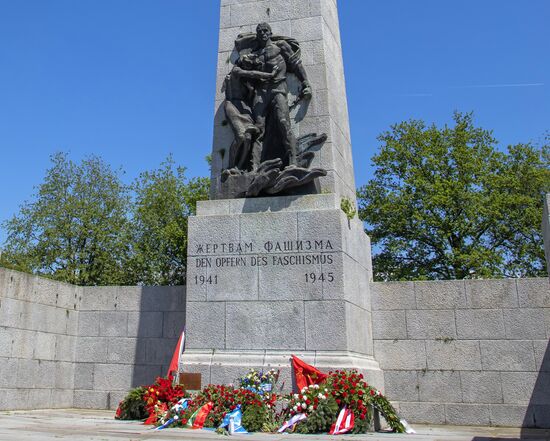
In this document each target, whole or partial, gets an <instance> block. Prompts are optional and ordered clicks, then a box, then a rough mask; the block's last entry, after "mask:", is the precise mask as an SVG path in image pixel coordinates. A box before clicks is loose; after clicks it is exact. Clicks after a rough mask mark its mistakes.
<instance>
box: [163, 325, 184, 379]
mask: <svg viewBox="0 0 550 441" xmlns="http://www.w3.org/2000/svg"><path fill="white" fill-rule="evenodd" d="M184 351H185V329H184V330H183V331H181V335H180V338H179V340H178V343H177V344H176V349H175V351H174V355H172V361H171V362H170V366H169V367H168V373H167V374H166V376H167V377H169V376H170V374H172V372H178V371H179V362H180V357H181V354H183V352H184Z"/></svg>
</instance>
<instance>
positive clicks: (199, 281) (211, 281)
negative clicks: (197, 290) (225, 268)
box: [195, 275, 218, 285]
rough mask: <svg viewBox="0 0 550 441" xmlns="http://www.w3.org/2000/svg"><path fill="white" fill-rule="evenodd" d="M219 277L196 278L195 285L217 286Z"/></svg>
mask: <svg viewBox="0 0 550 441" xmlns="http://www.w3.org/2000/svg"><path fill="white" fill-rule="evenodd" d="M217 284H218V276H212V275H210V276H195V285H217Z"/></svg>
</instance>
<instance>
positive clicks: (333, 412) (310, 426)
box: [296, 397, 338, 434]
mask: <svg viewBox="0 0 550 441" xmlns="http://www.w3.org/2000/svg"><path fill="white" fill-rule="evenodd" d="M337 416H338V404H337V403H336V400H335V399H334V398H332V397H328V398H327V399H326V400H323V401H319V404H318V405H317V408H316V409H315V410H314V411H313V412H311V413H310V414H309V415H308V417H307V419H305V420H304V421H301V422H300V423H298V425H297V426H296V433H303V434H306V433H326V432H328V431H329V430H330V426H331V425H332V423H334V421H336V417H337Z"/></svg>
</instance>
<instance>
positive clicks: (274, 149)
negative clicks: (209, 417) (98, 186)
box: [181, 0, 383, 389]
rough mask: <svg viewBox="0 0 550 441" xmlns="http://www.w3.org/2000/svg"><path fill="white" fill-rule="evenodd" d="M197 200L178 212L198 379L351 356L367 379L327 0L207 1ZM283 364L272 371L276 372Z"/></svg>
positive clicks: (359, 267) (342, 114)
mask: <svg viewBox="0 0 550 441" xmlns="http://www.w3.org/2000/svg"><path fill="white" fill-rule="evenodd" d="M216 89H217V95H216V104H215V109H216V113H215V122H214V140H213V149H212V189H211V200H209V201H203V202H200V203H199V204H198V207H197V215H196V216H193V217H191V218H190V219H189V244H188V273H187V274H188V276H187V307H186V326H187V336H188V340H187V346H186V352H185V353H184V355H183V359H182V363H181V364H182V367H183V368H184V370H185V371H187V372H201V373H202V377H203V384H207V383H230V382H233V381H234V380H235V379H236V378H237V377H238V376H239V375H240V374H242V372H243V370H246V369H247V368H249V367H250V368H257V369H270V368H281V369H282V378H283V380H282V381H285V382H286V386H285V387H286V388H287V389H288V388H290V363H289V357H290V355H291V354H296V355H298V356H299V357H300V358H302V359H304V360H305V361H306V362H307V363H310V364H313V365H315V366H316V367H318V368H319V369H321V370H326V371H328V370H330V369H339V368H356V369H358V370H360V371H361V372H362V373H364V374H365V375H366V377H367V380H368V381H369V382H370V383H372V384H373V385H375V386H377V387H379V388H382V387H383V374H382V371H381V370H380V368H379V366H378V363H377V362H376V361H375V360H374V358H373V344H372V327H371V306H370V292H369V281H370V280H371V276H372V268H371V255H370V241H369V238H368V237H367V236H366V234H365V233H364V230H363V225H362V223H361V221H360V220H359V219H358V218H357V217H355V216H353V213H350V212H349V211H348V212H347V213H345V212H344V210H342V208H341V207H342V206H344V205H343V204H342V202H343V201H344V202H345V203H346V204H347V205H348V206H349V205H350V204H351V205H353V204H355V183H354V177H353V165H352V158H351V143H350V134H349V123H348V115H347V102H346V94H345V82H344V72H343V62H342V53H341V47H340V35H339V26H338V11H337V5H336V2H335V1H334V0H318V1H315V2H310V1H303V0H286V1H278V0H261V1H260V0H250V1H246V2H236V1H234V0H222V1H221V17H220V37H219V53H218V75H217V84H216ZM285 378H286V380H285Z"/></svg>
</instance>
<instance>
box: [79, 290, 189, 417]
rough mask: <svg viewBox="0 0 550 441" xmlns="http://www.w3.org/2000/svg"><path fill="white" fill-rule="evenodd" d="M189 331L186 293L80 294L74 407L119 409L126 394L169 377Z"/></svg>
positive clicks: (83, 292) (159, 291)
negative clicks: (185, 330)
mask: <svg viewBox="0 0 550 441" xmlns="http://www.w3.org/2000/svg"><path fill="white" fill-rule="evenodd" d="M184 325H185V288H183V287H169V286H166V287H140V286H119V287H117V286H106V287H84V288H82V302H81V305H80V308H79V312H78V331H77V335H78V339H77V343H76V346H75V358H74V361H75V371H74V407H77V408H91V409H105V408H116V406H117V405H118V402H119V401H120V400H121V399H122V398H123V397H124V396H125V395H126V393H127V391H128V390H129V389H130V388H132V387H136V386H140V385H145V384H150V383H152V382H153V381H154V379H155V378H156V377H157V376H159V375H165V374H166V372H167V370H168V365H169V364H170V360H171V358H172V353H173V351H174V348H175V345H176V343H177V340H178V337H179V334H180V333H181V331H182V330H183V327H184Z"/></svg>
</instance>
